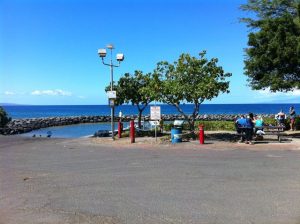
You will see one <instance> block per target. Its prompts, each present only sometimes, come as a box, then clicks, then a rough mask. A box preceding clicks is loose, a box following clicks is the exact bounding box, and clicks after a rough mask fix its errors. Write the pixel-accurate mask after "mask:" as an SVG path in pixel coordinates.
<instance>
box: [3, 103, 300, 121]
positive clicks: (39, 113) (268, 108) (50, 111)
mask: <svg viewBox="0 0 300 224" xmlns="http://www.w3.org/2000/svg"><path fill="white" fill-rule="evenodd" d="M293 105H294V106H295V109H296V112H297V111H300V104H293ZM160 106H161V113H162V114H178V111H177V109H176V108H175V107H173V106H170V105H160ZM290 106H291V104H203V105H201V106H200V114H246V113H249V112H252V113H254V114H276V113H278V112H279V111H280V110H281V109H283V111H284V112H286V113H288V111H289V107H290ZM4 108H5V110H6V111H7V112H8V114H9V116H10V117H12V118H13V119H16V118H39V117H66V116H81V115H110V107H109V106H107V105H81V106H4ZM182 108H183V111H184V112H185V113H187V114H191V113H192V112H193V105H190V104H185V105H182ZM119 111H122V113H123V115H132V114H137V113H138V110H137V108H136V106H132V105H122V106H118V107H116V109H115V114H116V115H117V114H118V113H119ZM149 114H150V106H148V107H147V108H146V109H145V111H144V113H143V115H149Z"/></svg>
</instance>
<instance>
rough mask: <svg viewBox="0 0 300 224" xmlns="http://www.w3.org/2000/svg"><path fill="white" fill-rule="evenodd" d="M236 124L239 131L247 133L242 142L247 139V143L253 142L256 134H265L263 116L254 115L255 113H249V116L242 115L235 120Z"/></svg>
mask: <svg viewBox="0 0 300 224" xmlns="http://www.w3.org/2000/svg"><path fill="white" fill-rule="evenodd" d="M235 126H236V130H237V132H238V133H243V132H244V133H245V138H244V137H242V139H241V142H243V141H245V143H246V144H251V145H252V144H253V142H252V139H253V135H254V134H257V135H261V134H264V132H263V126H264V121H263V119H262V117H261V116H255V117H254V116H253V113H249V114H248V115H247V116H244V115H241V116H240V117H239V118H238V119H237V120H236V121H235Z"/></svg>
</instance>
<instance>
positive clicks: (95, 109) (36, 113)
mask: <svg viewBox="0 0 300 224" xmlns="http://www.w3.org/2000/svg"><path fill="white" fill-rule="evenodd" d="M160 106H161V113H162V114H178V111H177V110H176V108H175V107H172V106H169V105H160ZM290 106H291V104H204V105H201V106H200V114H246V113H249V112H252V113H254V114H276V113H278V112H279V111H280V110H281V109H282V110H283V111H284V112H285V113H288V111H289V107H290ZM293 106H294V107H295V109H296V112H298V111H299V112H300V104H293ZM182 108H183V110H184V112H186V113H187V114H191V113H192V111H193V105H189V104H185V105H182ZM4 109H5V110H6V111H7V112H8V114H9V116H10V117H12V118H13V119H17V118H39V117H65V116H82V115H86V116H88V115H110V107H109V106H106V105H84V106H4ZM119 111H122V113H123V115H132V114H137V113H138V110H137V109H136V107H135V106H131V105H122V106H118V107H116V109H115V115H116V116H117V115H118V113H119ZM149 114H150V106H148V107H147V108H146V109H145V111H144V113H143V115H149ZM126 125H127V124H125V125H124V126H126ZM116 128H117V126H115V129H116ZM110 129H111V126H110V123H100V124H78V125H70V126H63V127H50V128H44V129H40V130H35V131H32V132H30V133H26V134H23V135H25V136H32V135H34V134H35V135H36V136H40V135H41V136H42V137H45V136H46V135H47V132H48V131H51V132H52V137H58V138H78V137H84V136H89V135H93V134H94V133H95V132H96V131H98V130H110Z"/></svg>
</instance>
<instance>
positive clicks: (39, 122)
mask: <svg viewBox="0 0 300 224" xmlns="http://www.w3.org/2000/svg"><path fill="white" fill-rule="evenodd" d="M109 121H110V117H109V116H74V117H47V118H26V119H13V120H12V121H10V122H9V123H8V124H7V125H6V127H4V128H2V129H0V134H2V135H14V134H22V133H26V132H30V131H32V130H36V129H41V128H47V127H53V126H64V125H72V124H80V123H98V122H109Z"/></svg>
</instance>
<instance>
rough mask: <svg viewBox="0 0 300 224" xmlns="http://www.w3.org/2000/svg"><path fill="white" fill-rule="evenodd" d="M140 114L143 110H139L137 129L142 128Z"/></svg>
mask: <svg viewBox="0 0 300 224" xmlns="http://www.w3.org/2000/svg"><path fill="white" fill-rule="evenodd" d="M142 113H143V110H141V109H139V115H138V126H139V129H141V128H142Z"/></svg>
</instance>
